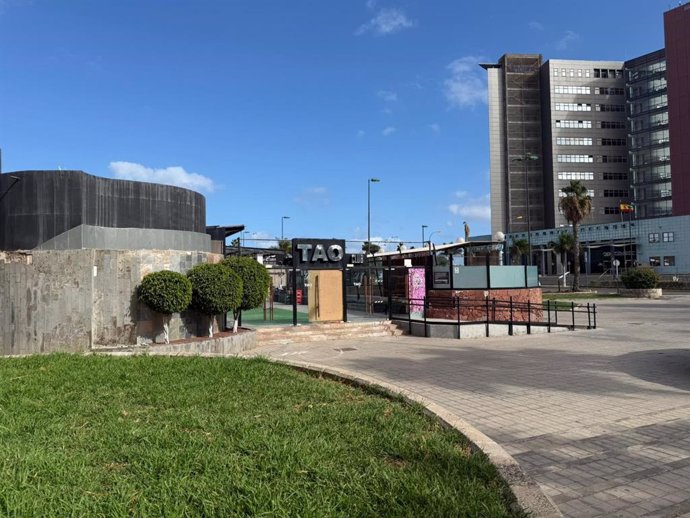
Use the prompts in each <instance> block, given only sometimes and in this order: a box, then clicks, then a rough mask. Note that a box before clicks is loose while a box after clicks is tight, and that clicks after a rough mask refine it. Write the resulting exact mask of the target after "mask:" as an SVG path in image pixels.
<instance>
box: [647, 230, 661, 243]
mask: <svg viewBox="0 0 690 518" xmlns="http://www.w3.org/2000/svg"><path fill="white" fill-rule="evenodd" d="M649 242H650V243H658V242H659V233H658V232H650V233H649Z"/></svg>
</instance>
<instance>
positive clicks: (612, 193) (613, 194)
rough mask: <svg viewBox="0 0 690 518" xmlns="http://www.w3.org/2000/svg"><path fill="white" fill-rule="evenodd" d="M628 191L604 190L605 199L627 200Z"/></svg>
mask: <svg viewBox="0 0 690 518" xmlns="http://www.w3.org/2000/svg"><path fill="white" fill-rule="evenodd" d="M628 196H629V195H628V190H627V189H604V198H627V197H628Z"/></svg>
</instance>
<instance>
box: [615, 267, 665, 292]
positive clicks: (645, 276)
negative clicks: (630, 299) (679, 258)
mask: <svg viewBox="0 0 690 518" xmlns="http://www.w3.org/2000/svg"><path fill="white" fill-rule="evenodd" d="M621 280H622V281H623V286H625V287H626V288H628V289H633V290H649V289H652V288H656V287H657V286H658V284H659V274H658V273H656V272H655V271H654V270H652V269H651V268H631V269H629V270H627V271H626V272H625V273H624V274H623V276H622V277H621Z"/></svg>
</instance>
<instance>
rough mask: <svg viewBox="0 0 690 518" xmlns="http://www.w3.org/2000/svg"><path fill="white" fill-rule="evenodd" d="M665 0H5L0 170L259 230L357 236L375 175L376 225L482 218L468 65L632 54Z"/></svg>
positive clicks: (483, 153)
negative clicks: (505, 57)
mask: <svg viewBox="0 0 690 518" xmlns="http://www.w3.org/2000/svg"><path fill="white" fill-rule="evenodd" d="M673 5H675V4H670V3H669V2H667V1H663V2H662V1H658V0H646V1H642V0H632V1H627V2H619V1H617V2H600V1H596V2H595V1H590V0H580V1H578V2H572V1H570V2H564V1H560V0H551V1H531V2H530V1H527V2H513V1H511V2H501V1H494V2H481V3H480V2H469V3H468V2H460V1H450V0H439V1H430V0H407V1H406V0H390V1H383V0H380V1H379V0H369V1H367V0H361V1H356V0H347V1H345V0H339V1H338V0H310V1H306V0H305V1H302V0H291V1H289V2H287V1H285V0H271V1H262V0H246V1H239V0H226V1H203V0H197V1H194V2H192V1H185V2H183V1H174V0H157V1H154V0H118V1H115V0H108V1H106V0H101V1H99V0H61V1H57V0H53V1H45V0H33V1H28V0H0V147H1V148H2V151H3V171H4V172H7V171H13V170H23V169H57V168H58V167H61V168H63V169H81V170H84V171H87V172H89V173H92V174H95V175H99V176H112V177H122V178H133V179H141V180H149V181H160V182H164V183H176V184H179V185H183V186H186V187H190V188H193V189H195V190H199V191H200V192H203V193H204V194H205V195H206V201H207V224H209V225H211V224H240V223H242V224H245V225H246V227H247V230H248V231H250V233H251V234H249V235H252V236H255V237H265V238H269V237H275V236H279V235H280V223H281V217H282V216H290V219H289V220H287V221H286V222H285V233H286V236H289V237H338V238H346V239H365V238H366V234H367V179H368V178H371V177H377V178H380V179H381V183H378V184H374V185H372V231H371V233H372V238H380V239H390V240H392V241H398V240H401V241H409V242H411V241H415V240H417V241H419V240H421V225H422V224H426V225H428V229H427V231H426V235H427V236H428V235H429V233H430V232H433V231H437V233H436V234H434V236H433V240H434V241H436V242H445V241H451V240H454V239H455V238H457V237H458V236H460V235H462V222H463V221H468V223H469V224H470V226H471V228H472V233H473V234H481V233H488V232H489V230H490V224H489V203H488V193H489V177H488V169H489V166H488V134H487V106H486V102H485V95H486V92H485V90H486V80H485V73H484V71H483V70H482V69H481V68H479V67H478V66H477V63H478V62H495V61H496V60H497V59H498V58H499V57H500V56H501V55H502V54H503V53H505V52H525V53H527V52H540V53H542V54H543V55H544V57H545V59H548V58H564V59H629V58H632V57H636V56H638V55H640V54H644V53H646V52H650V51H653V50H657V49H659V48H661V47H663V18H662V14H663V12H664V11H665V10H668V9H669V8H671V7H672V6H673ZM623 7H624V8H625V11H623ZM249 235H248V236H249ZM247 239H249V237H247ZM247 244H251V242H250V241H248V242H247Z"/></svg>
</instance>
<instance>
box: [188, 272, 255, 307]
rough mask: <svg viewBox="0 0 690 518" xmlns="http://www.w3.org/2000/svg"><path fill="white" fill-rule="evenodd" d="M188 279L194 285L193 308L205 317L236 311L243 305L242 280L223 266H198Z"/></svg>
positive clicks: (189, 274) (189, 273)
mask: <svg viewBox="0 0 690 518" xmlns="http://www.w3.org/2000/svg"><path fill="white" fill-rule="evenodd" d="M187 277H188V278H189V280H190V281H191V283H192V307H194V308H196V309H198V310H199V311H201V312H202V313H204V314H205V315H210V316H212V315H220V314H224V313H227V312H228V311H234V310H236V309H238V308H239V307H240V304H241V303H242V279H240V276H239V275H237V274H236V273H235V272H233V271H232V270H231V269H230V268H227V267H225V266H223V265H221V264H198V265H196V266H195V267H194V268H192V269H191V270H189V272H187Z"/></svg>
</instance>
